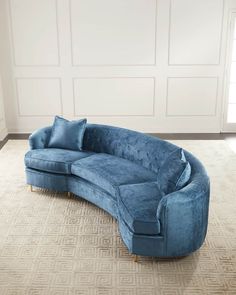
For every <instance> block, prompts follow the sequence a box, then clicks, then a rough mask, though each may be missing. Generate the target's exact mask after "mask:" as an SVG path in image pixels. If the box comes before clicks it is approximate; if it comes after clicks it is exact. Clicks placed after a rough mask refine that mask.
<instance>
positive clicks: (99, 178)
mask: <svg viewBox="0 0 236 295" xmlns="http://www.w3.org/2000/svg"><path fill="white" fill-rule="evenodd" d="M71 171H72V174H74V175H76V176H79V177H82V178H84V179H86V180H88V181H90V182H91V183H94V184H96V185H98V186H99V187H101V188H102V189H104V190H105V191H107V192H108V193H110V194H111V195H113V196H115V195H116V191H117V188H118V186H119V185H122V184H129V183H138V182H146V181H155V180H156V174H155V173H153V172H152V171H149V170H148V169H146V168H144V167H141V166H139V165H137V164H135V163H132V162H131V161H128V160H126V159H122V158H118V157H115V156H111V155H108V154H102V153H101V154H95V155H93V156H91V157H89V158H85V159H81V160H78V161H76V162H75V163H73V164H72V167H71Z"/></svg>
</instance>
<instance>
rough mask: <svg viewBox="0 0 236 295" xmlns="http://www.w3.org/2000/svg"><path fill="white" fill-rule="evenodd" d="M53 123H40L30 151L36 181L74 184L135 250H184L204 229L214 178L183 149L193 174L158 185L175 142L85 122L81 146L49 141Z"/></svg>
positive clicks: (166, 253)
mask: <svg viewBox="0 0 236 295" xmlns="http://www.w3.org/2000/svg"><path fill="white" fill-rule="evenodd" d="M51 131H52V127H45V128H42V129H39V130H37V131H35V132H34V133H33V134H32V135H31V136H30V138H29V143H30V151H28V152H27V154H26V155H25V166H26V178H27V183H28V184H29V185H31V186H36V187H40V188H46V189H49V190H55V191H60V192H71V193H73V194H75V195H77V196H81V197H83V198H84V199H86V200H88V201H90V202H92V203H94V204H96V205H97V206H99V207H100V208H102V209H104V210H105V211H107V212H108V213H110V214H111V215H112V216H113V217H115V218H116V219H117V221H118V225H119V230H120V234H121V237H122V239H123V241H124V244H125V245H126V246H127V248H128V250H129V252H131V253H133V254H136V255H144V256H156V257H178V256H185V255H188V254H190V253H192V252H193V251H195V250H197V249H198V248H199V247H200V246H201V245H202V243H203V241H204V239H205V235H206V231H207V223H208V207H209V191H210V185H209V178H208V176H207V173H206V171H205V169H204V167H203V165H202V164H201V163H200V162H199V160H198V159H196V158H195V157H194V156H193V155H192V154H190V153H189V152H187V151H184V154H185V157H186V159H187V161H188V162H189V163H190V165H191V176H190V179H189V181H188V183H187V184H186V185H185V186H184V187H183V188H181V189H179V190H176V191H173V192H171V193H167V194H163V193H161V192H160V188H159V185H158V179H157V175H158V173H159V170H160V167H161V165H162V164H163V163H164V161H165V160H166V159H167V158H168V157H169V155H170V154H171V153H172V152H174V151H175V150H177V149H178V147H177V146H175V145H174V144H172V143H170V142H167V141H164V140H161V139H159V138H157V137H152V136H149V135H145V134H142V133H139V132H135V131H131V130H127V129H123V128H117V127H112V126H105V125H96V124H87V125H86V129H85V133H84V138H83V150H82V151H74V150H69V149H67V150H65V149H57V148H48V142H49V139H50V135H51Z"/></svg>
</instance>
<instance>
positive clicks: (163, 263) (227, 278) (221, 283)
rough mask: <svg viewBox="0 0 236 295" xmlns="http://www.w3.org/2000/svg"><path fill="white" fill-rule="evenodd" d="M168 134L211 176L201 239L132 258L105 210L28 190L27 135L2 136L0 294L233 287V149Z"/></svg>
mask: <svg viewBox="0 0 236 295" xmlns="http://www.w3.org/2000/svg"><path fill="white" fill-rule="evenodd" d="M174 142H175V143H177V144H178V145H181V146H182V147H184V148H186V149H188V150H189V151H191V152H193V153H194V154H195V155H196V156H197V157H199V158H200V159H201V160H202V162H203V163H204V164H205V165H206V168H207V170H208V173H209V175H210V177H211V183H212V192H211V204H210V217H209V229H208V234H207V239H206V242H205V244H204V245H203V247H202V248H201V249H200V250H199V251H197V252H195V253H194V254H192V255H191V256H188V257H185V258H182V259H175V260H158V259H153V258H145V257H141V259H140V262H139V263H135V262H133V260H132V257H131V255H130V254H129V253H128V252H127V250H126V247H125V246H124V245H123V243H122V241H121V239H120V236H119V232H118V229H117V224H116V221H115V220H114V219H113V218H112V217H110V216H109V215H108V214H107V213H106V212H104V211H103V210H101V209H98V208H97V207H95V206H94V205H92V204H89V203H88V202H86V201H84V200H82V199H80V198H75V197H72V198H68V197H67V196H66V195H65V194H56V193H53V192H45V191H40V190H38V191H36V192H34V193H31V192H30V191H29V190H28V188H27V187H26V186H25V176H24V165H23V156H24V153H25V152H26V150H27V149H28V147H27V141H24V140H17V141H16V140H15V141H14V140H11V141H9V142H8V143H7V144H6V145H5V146H4V147H3V149H2V150H1V151H0V294H1V295H10V294H11V295H12V294H14V295H16V294H27V295H28V294H30V295H39V294H40V295H41V294H46V295H47V294H53V295H56V294H57V295H59V294H63V295H71V294H77V295H78V294H80V295H81V294H83V295H85V294H86V295H95V294H96V295H106V294H108V295H113V294H115V295H133V294H135V295H148V294H164V295H174V294H178V295H182V294H186V295H191V294H232V295H233V294H236V154H234V153H233V151H231V150H230V149H229V147H228V146H227V144H226V143H225V142H224V141H174ZM180 214H181V212H180Z"/></svg>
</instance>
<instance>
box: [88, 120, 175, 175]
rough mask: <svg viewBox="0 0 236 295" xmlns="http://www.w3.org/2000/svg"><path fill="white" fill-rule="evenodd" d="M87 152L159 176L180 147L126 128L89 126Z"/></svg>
mask: <svg viewBox="0 0 236 295" xmlns="http://www.w3.org/2000/svg"><path fill="white" fill-rule="evenodd" d="M83 144H84V146H83V148H84V149H85V150H90V151H93V152H96V153H107V154H111V155H115V156H117V157H121V158H124V159H127V160H130V161H133V162H134V163H137V164H139V165H141V166H143V167H145V168H147V169H149V170H151V171H153V172H155V173H158V171H159V168H160V167H161V165H162V164H163V163H164V161H165V159H166V158H167V157H168V156H169V154H170V153H171V152H173V151H174V150H176V149H177V147H176V146H175V145H173V144H171V143H169V142H167V141H164V140H161V139H159V138H157V137H153V136H149V135H146V134H143V133H140V132H136V131H132V130H127V129H124V128H118V127H112V126H105V125H96V124H87V125H86V130H85V134H84V143H83Z"/></svg>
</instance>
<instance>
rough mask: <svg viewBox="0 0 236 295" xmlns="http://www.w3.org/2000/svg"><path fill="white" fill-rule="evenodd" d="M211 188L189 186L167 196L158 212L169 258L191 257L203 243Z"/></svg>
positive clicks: (207, 182) (159, 206)
mask: <svg viewBox="0 0 236 295" xmlns="http://www.w3.org/2000/svg"><path fill="white" fill-rule="evenodd" d="M209 195H210V184H209V179H208V178H205V179H204V181H203V182H202V184H201V185H200V184H199V185H195V184H191V183H190V184H189V185H188V186H187V187H185V188H184V189H182V190H180V191H177V192H174V193H171V194H169V195H166V196H164V197H163V198H162V199H161V201H160V203H159V205H158V209H157V218H158V219H159V220H160V223H161V234H162V235H163V237H164V238H165V239H166V245H165V247H166V248H165V251H166V256H181V254H180V253H184V254H186V253H191V252H193V251H195V250H197V249H198V248H199V247H200V246H201V245H202V243H203V241H204V239H205V236H206V232H207V224H208V210H209Z"/></svg>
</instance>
